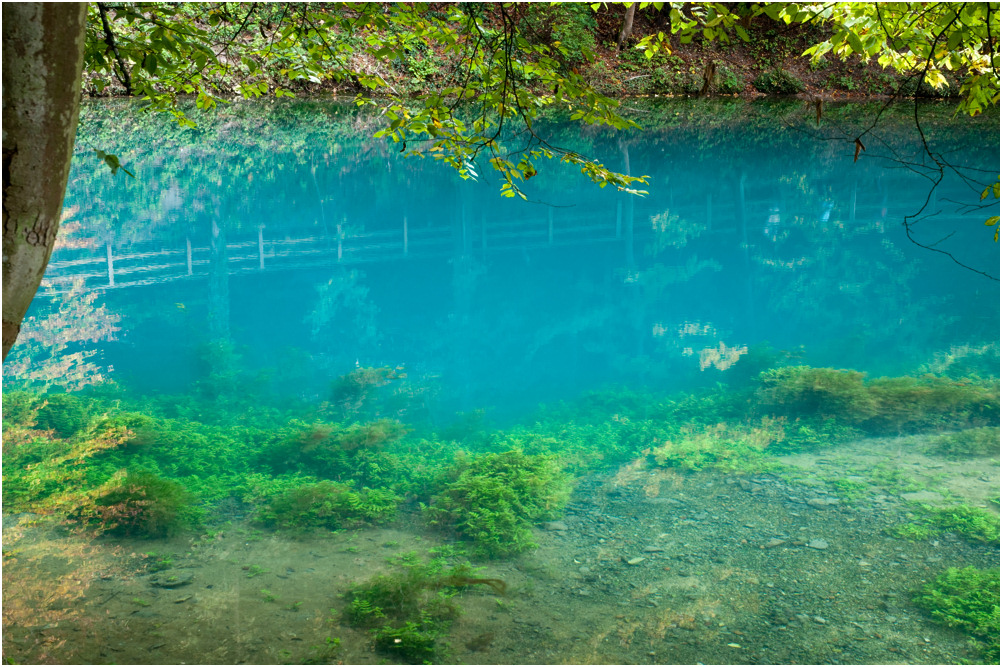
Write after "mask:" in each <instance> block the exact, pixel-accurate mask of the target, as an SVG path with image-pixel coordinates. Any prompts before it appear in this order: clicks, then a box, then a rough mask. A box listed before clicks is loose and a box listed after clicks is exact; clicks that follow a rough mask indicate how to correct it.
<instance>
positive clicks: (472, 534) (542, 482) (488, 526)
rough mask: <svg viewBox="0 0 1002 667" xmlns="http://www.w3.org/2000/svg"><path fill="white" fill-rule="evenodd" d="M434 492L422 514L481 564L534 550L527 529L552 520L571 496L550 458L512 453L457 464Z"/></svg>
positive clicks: (450, 469) (479, 457)
mask: <svg viewBox="0 0 1002 667" xmlns="http://www.w3.org/2000/svg"><path fill="white" fill-rule="evenodd" d="M439 488H440V491H439V492H438V493H437V494H435V495H434V497H433V498H432V499H431V503H430V504H429V505H428V507H426V508H425V513H426V515H427V517H428V519H429V520H430V522H431V523H432V524H435V525H438V526H441V527H443V528H446V529H449V530H452V531H455V532H456V533H458V534H460V535H461V536H463V537H465V538H466V539H469V540H472V541H473V551H474V553H475V554H476V555H478V556H482V557H486V558H496V557H506V556H513V555H515V554H518V553H521V552H523V551H526V550H527V549H532V548H535V546H536V544H535V543H534V542H533V541H532V526H533V524H535V523H537V522H539V521H543V520H546V519H553V518H556V517H557V516H558V515H559V513H560V511H561V510H562V509H563V508H564V506H565V505H566V504H567V501H568V499H569V497H570V491H571V485H570V480H569V478H568V476H567V475H565V474H564V473H563V472H562V471H561V467H560V464H559V463H558V461H557V458H556V457H555V456H549V455H545V454H537V455H529V454H525V453H523V452H522V451H520V450H517V449H516V450H509V451H506V452H501V453H494V454H483V455H481V456H475V457H465V456H464V457H462V458H459V459H457V461H456V462H455V464H453V466H452V467H451V468H449V469H448V470H447V471H446V472H445V474H444V475H443V477H442V479H441V481H440V482H439Z"/></svg>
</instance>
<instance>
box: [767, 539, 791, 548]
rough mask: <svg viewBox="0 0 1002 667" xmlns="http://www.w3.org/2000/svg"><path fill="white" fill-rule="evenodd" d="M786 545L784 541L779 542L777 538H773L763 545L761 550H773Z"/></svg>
mask: <svg viewBox="0 0 1002 667" xmlns="http://www.w3.org/2000/svg"><path fill="white" fill-rule="evenodd" d="M784 544H786V540H781V539H779V538H778V537H774V538H772V539H771V540H769V541H768V542H766V543H765V544H763V545H762V548H763V549H775V548H776V547H779V546H782V545H784Z"/></svg>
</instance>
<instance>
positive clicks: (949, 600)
mask: <svg viewBox="0 0 1002 667" xmlns="http://www.w3.org/2000/svg"><path fill="white" fill-rule="evenodd" d="M999 583H1000V582H999V571H998V569H991V570H980V569H978V568H975V567H964V568H961V569H958V568H955V567H951V568H948V569H947V570H946V571H945V572H943V573H942V574H940V575H939V576H938V577H936V579H935V580H933V581H932V582H930V583H928V584H926V585H925V586H923V587H922V589H921V590H920V591H919V593H918V594H917V595H916V596H915V598H914V602H915V604H917V605H918V606H919V607H921V608H922V609H924V610H925V611H926V612H928V613H929V615H930V616H932V617H933V618H934V619H935V620H937V621H939V622H940V623H943V624H944V625H947V626H949V627H951V628H957V629H959V630H961V631H963V632H965V633H966V634H967V635H968V636H970V637H971V638H972V639H974V640H975V642H977V645H978V647H979V649H980V651H981V654H982V658H983V659H984V660H985V661H986V664H998V662H999Z"/></svg>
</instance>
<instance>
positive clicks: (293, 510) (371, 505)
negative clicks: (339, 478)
mask: <svg viewBox="0 0 1002 667" xmlns="http://www.w3.org/2000/svg"><path fill="white" fill-rule="evenodd" d="M399 502H400V498H399V497H398V496H396V495H395V494H393V493H392V492H389V491H386V490H382V489H361V490H355V489H354V488H352V487H351V486H349V485H347V484H337V483H334V482H328V481H322V482H317V483H315V484H303V485H302V486H297V487H294V488H290V489H286V490H284V491H282V492H280V493H278V494H277V495H275V496H274V497H273V498H271V499H270V502H269V503H268V504H267V505H265V506H264V507H262V508H261V510H260V511H259V512H258V520H260V521H262V522H263V523H265V524H267V525H271V526H277V527H280V528H286V529H311V528H327V529H330V530H339V529H341V528H345V527H347V526H353V525H359V524H364V523H383V522H385V521H388V520H389V519H391V518H392V517H393V516H394V514H395V513H396V511H397V505H398V504H399Z"/></svg>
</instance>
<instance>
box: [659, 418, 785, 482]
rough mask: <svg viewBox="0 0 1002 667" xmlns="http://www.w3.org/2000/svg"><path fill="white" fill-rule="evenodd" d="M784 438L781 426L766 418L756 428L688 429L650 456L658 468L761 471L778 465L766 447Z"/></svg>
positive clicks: (724, 426)
mask: <svg viewBox="0 0 1002 667" xmlns="http://www.w3.org/2000/svg"><path fill="white" fill-rule="evenodd" d="M782 439H783V429H782V427H781V425H780V424H779V423H778V422H777V421H776V420H770V419H768V418H767V419H765V420H763V421H762V423H761V424H759V425H757V426H749V427H731V426H727V425H725V424H718V425H716V426H711V427H703V428H699V429H695V430H686V431H684V432H683V433H681V434H679V436H678V437H674V438H671V439H670V440H667V441H665V442H664V443H663V444H661V445H659V446H657V447H653V448H651V450H650V455H651V457H652V458H653V459H654V462H655V463H656V464H657V465H659V466H663V467H674V468H682V469H683V470H703V469H707V468H713V469H717V470H728V471H733V472H762V471H764V470H767V469H769V468H770V467H773V466H774V465H775V464H774V463H773V462H771V461H769V460H767V458H766V454H765V450H766V448H767V447H769V446H770V445H772V444H774V443H776V442H779V441H780V440H782Z"/></svg>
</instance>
